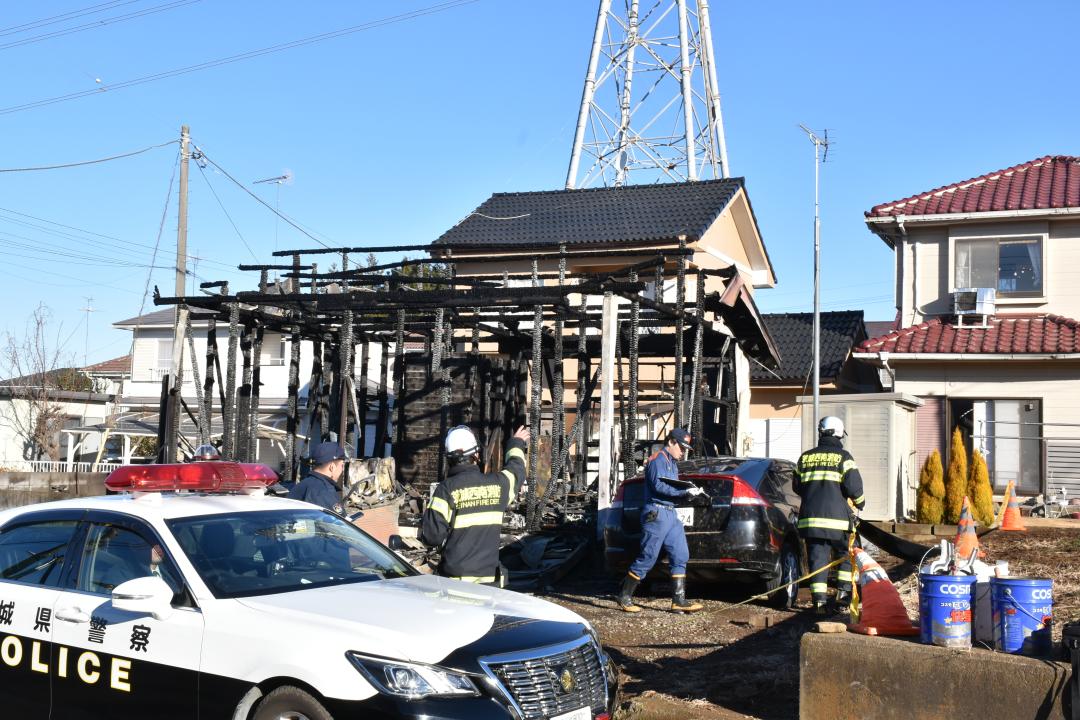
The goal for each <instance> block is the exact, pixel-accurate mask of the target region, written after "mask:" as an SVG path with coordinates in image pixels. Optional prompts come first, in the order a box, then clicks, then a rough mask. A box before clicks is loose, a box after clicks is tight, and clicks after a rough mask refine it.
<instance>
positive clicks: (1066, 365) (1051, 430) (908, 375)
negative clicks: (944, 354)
mask: <svg viewBox="0 0 1080 720" xmlns="http://www.w3.org/2000/svg"><path fill="white" fill-rule="evenodd" d="M895 369H896V391H897V392H901V393H904V394H907V395H914V396H916V397H926V396H937V397H944V398H949V397H953V398H974V399H987V400H989V399H1015V400H1026V399H1035V400H1039V401H1041V403H1042V413H1043V416H1042V421H1043V423H1047V424H1046V425H1045V426H1044V428H1043V435H1044V436H1045V437H1048V438H1074V439H1080V427H1068V426H1055V425H1053V424H1049V423H1080V361H1075V360H1070V361H1045V362H1041V363H1039V362H1021V361H1009V360H1006V361H995V362H982V363H968V362H962V361H940V362H936V363H933V364H930V363H926V364H923V363H896V364H895Z"/></svg>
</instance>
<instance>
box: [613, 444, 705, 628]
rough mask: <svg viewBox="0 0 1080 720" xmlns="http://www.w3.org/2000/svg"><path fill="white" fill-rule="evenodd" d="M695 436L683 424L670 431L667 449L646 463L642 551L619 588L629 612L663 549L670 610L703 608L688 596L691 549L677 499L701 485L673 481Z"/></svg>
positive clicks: (692, 494) (633, 609)
mask: <svg viewBox="0 0 1080 720" xmlns="http://www.w3.org/2000/svg"><path fill="white" fill-rule="evenodd" d="M692 442H693V439H692V438H691V437H690V433H688V432H687V431H686V430H684V429H682V428H675V429H674V430H672V431H671V432H670V433H668V436H667V440H666V442H665V444H664V449H663V450H661V451H660V452H659V453H658V454H657V455H656V456H655V457H654V458H652V459H651V460H650V461H649V464H648V465H646V466H645V498H644V503H643V504H642V508H641V528H642V531H643V533H644V534H643V536H642V538H641V552H640V554H639V555H638V558H637V560H635V561H634V563H633V564H632V565H631V566H630V571H629V572H628V573H627V574H626V577H625V578H624V579H623V584H622V589H621V590H620V591H619V597H618V603H619V607H620V608H622V609H623V610H624V611H626V612H630V613H635V612H640V611H641V608H640V607H638V606H637V605H635V604H634V601H633V595H634V590H636V589H637V586H638V583H639V582H641V580H642V578H644V577H645V576H646V575H647V574H648V572H649V571H650V570H652V568H653V565H655V564H656V561H657V559H658V558H659V557H660V550H661V549H663V550H664V551H666V552H667V555H668V560H669V562H670V563H671V587H672V593H671V610H672V612H678V613H692V612H697V611H698V610H701V609H702V607H703V606H702V605H701V604H700V603H695V602H690V601H688V600H687V599H686V563H687V561H689V559H690V551H689V549H687V547H686V533H685V532H683V526H682V521H681V520H679V517H678V515H676V514H675V504H674V503H675V501H676V500H681V499H683V498H687V497H695V496H697V495H701V494H702V492H703V491H702V489H701V488H699V487H691V488H689V489H686V488H682V487H676V486H674V485H672V484H671V483H672V481H677V480H678V479H679V468H678V465H676V463H677V462H678V461H679V460H682V459H684V458H685V457H686V455H687V454H688V453H689V452H690V445H691V443H692Z"/></svg>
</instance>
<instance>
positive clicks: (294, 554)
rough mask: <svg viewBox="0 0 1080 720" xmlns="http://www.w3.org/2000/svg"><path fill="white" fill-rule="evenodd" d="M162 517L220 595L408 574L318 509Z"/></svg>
mask: <svg viewBox="0 0 1080 720" xmlns="http://www.w3.org/2000/svg"><path fill="white" fill-rule="evenodd" d="M167 524H168V526H169V529H170V530H171V531H172V533H173V535H174V536H175V537H176V540H177V542H179V543H180V547H181V548H183V550H184V553H185V554H186V555H187V557H188V559H189V560H191V564H192V565H194V566H195V569H196V570H197V571H198V573H199V576H200V577H201V578H202V579H203V581H204V582H205V583H206V585H207V586H208V587H209V588H210V591H211V592H212V593H214V596H215V597H219V598H234V597H245V596H249V595H265V594H269V593H279V592H292V591H294V590H306V589H309V588H314V587H326V586H328V585H342V584H347V583H354V582H365V581H371V580H384V579H388V578H397V577H405V576H407V575H414V574H415V571H413V570H412V569H411V568H409V566H408V565H406V564H405V563H403V562H402V561H401V560H399V559H398V558H397V556H396V555H394V554H393V553H391V552H390V551H389V550H387V549H386V548H385V547H383V546H382V545H380V544H379V543H378V542H376V541H375V540H373V539H372V538H370V537H368V536H367V535H365V534H364V533H362V532H361V531H360V530H359V529H357V528H356V527H355V526H354V525H352V524H350V523H348V522H346V521H345V520H343V519H341V518H339V517H338V516H336V515H334V514H332V513H329V512H325V511H321V510H314V509H313V510H294V509H288V510H266V511H259V512H239V513H223V514H220V515H205V516H200V517H190V518H178V519H174V520H169V521H168V522H167Z"/></svg>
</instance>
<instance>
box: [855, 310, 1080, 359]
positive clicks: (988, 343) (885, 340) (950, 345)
mask: <svg viewBox="0 0 1080 720" xmlns="http://www.w3.org/2000/svg"><path fill="white" fill-rule="evenodd" d="M855 352H860V353H862V352H890V353H925V354H935V353H964V354H976V355H987V354H989V355H1001V354H1041V353H1077V352H1080V321H1077V320H1073V319H1071V318H1067V317H1062V316H1061V315H995V316H994V317H992V318H990V322H989V327H985V328H981V327H970V328H958V327H956V326H955V325H954V324H953V323H952V322H951V320H949V321H946V320H943V319H941V318H934V319H933V320H927V321H926V322H924V323H921V324H919V325H913V326H911V327H906V328H904V329H902V330H894V331H893V332H891V333H889V334H888V335H882V336H880V337H876V338H871V339H869V340H867V341H865V342H863V343H860V344H859V347H858V348H856V350H855Z"/></svg>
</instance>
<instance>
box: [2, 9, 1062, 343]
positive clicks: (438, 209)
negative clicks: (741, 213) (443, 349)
mask: <svg viewBox="0 0 1080 720" xmlns="http://www.w3.org/2000/svg"><path fill="white" fill-rule="evenodd" d="M617 1H618V0H617ZM433 2H434V0H391V1H388V2H373V1H370V0H354V1H353V2H344V1H336V2H335V1H330V0H324V1H321V2H309V3H296V2H287V1H285V0H259V1H258V2H256V1H255V0H235V1H230V2H223V1H221V0H202V1H201V2H191V3H189V4H186V5H182V6H179V7H176V8H174V9H172V10H169V11H167V12H160V13H156V14H149V15H146V16H145V17H141V18H138V19H136V20H132V21H130V22H120V23H115V24H111V25H106V26H102V27H97V28H94V29H92V30H88V31H86V32H80V33H73V34H69V35H64V36H60V37H55V38H51V39H43V40H41V41H37V42H32V43H29V44H25V45H21V46H13V47H3V46H5V45H8V44H10V43H14V42H18V41H21V40H25V39H28V38H31V37H33V36H37V35H40V34H42V33H44V32H48V31H55V30H58V29H63V28H65V27H70V26H71V25H75V24H79V23H82V22H88V21H90V20H93V19H100V18H105V17H115V16H117V15H121V14H124V13H129V12H137V11H140V10H148V9H152V8H155V7H158V6H160V5H162V4H163V3H164V0H137V1H135V0H133V1H132V2H128V3H126V4H125V5H122V6H117V7H116V8H115V9H113V10H110V11H109V12H107V13H100V14H96V15H90V16H87V17H85V18H81V19H79V20H77V21H76V20H72V21H70V22H67V23H64V24H57V25H49V26H47V27H43V28H39V29H36V30H31V31H26V32H14V31H11V30H4V29H0V59H2V60H3V61H4V62H3V65H4V67H5V68H7V73H6V74H5V75H4V76H3V77H2V78H0V88H2V90H0V167H4V168H12V167H24V166H36V165H46V164H53V163H63V162H69V161H74V160H83V159H92V158H98V157H102V156H107V155H112V154H114V153H119V152H124V151H127V150H133V149H137V148H142V147H146V146H149V145H153V144H157V143H161V142H165V141H168V140H171V139H173V138H175V137H177V135H178V134H179V128H180V125H181V124H183V123H187V124H189V125H190V126H191V128H192V136H193V138H194V140H195V142H196V143H197V144H198V145H199V146H200V147H201V148H202V149H203V150H205V151H206V153H207V155H208V156H210V157H212V158H213V159H214V160H215V161H217V162H218V163H219V164H220V165H221V166H222V167H224V168H225V169H226V170H228V171H229V172H230V173H231V174H233V175H234V176H235V177H237V178H238V179H240V180H242V181H244V182H245V183H250V182H253V181H255V180H258V179H262V178H269V177H274V176H277V175H281V174H282V173H283V172H285V171H286V170H289V171H291V172H292V174H293V176H294V180H293V182H292V184H289V185H283V186H280V187H278V186H274V185H259V186H250V185H249V187H252V188H253V189H254V190H255V191H256V192H258V193H259V194H260V196H261V197H263V198H264V199H266V200H267V201H268V202H270V203H271V204H274V203H275V202H280V207H281V210H282V211H283V212H285V213H287V214H288V215H290V216H292V217H294V218H296V219H298V220H299V221H301V222H302V223H304V224H305V225H306V226H308V227H310V228H312V229H314V230H315V231H317V232H318V233H320V234H321V235H322V236H323V237H325V238H326V239H327V240H328V241H329V242H332V243H333V244H336V245H346V244H348V245H353V244H373V245H378V244H399V243H425V242H428V241H430V240H432V239H434V238H435V237H437V236H438V235H439V234H441V233H442V232H443V231H444V230H445V229H447V228H448V227H450V226H451V225H453V224H454V223H455V222H457V221H458V220H459V219H460V218H462V217H463V216H464V215H465V214H467V213H468V212H469V211H471V210H472V209H473V208H475V207H476V206H477V205H478V204H479V203H480V202H482V201H483V200H484V199H485V198H486V197H487V196H488V195H490V194H491V193H492V192H504V191H516V190H538V189H552V188H560V187H562V184H563V181H564V178H565V173H566V165H567V161H568V159H569V152H570V143H571V139H572V133H573V127H574V121H575V119H576V112H577V107H578V103H579V100H580V94H581V83H582V78H583V74H584V71H585V64H586V60H587V52H588V45H589V42H590V37H591V31H592V26H593V23H594V22H595V15H596V3H595V2H594V1H593V0H479V1H478V2H475V3H472V4H469V5H465V6H462V7H458V8H455V9H452V10H449V11H446V12H443V13H440V14H437V15H432V16H428V17H422V18H418V19H414V20H410V21H408V22H401V23H396V24H393V25H388V26H385V27H381V28H377V29H372V30H368V31H364V32H359V33H356V34H353V35H349V36H346V37H343V38H339V39H334V40H329V41H327V42H322V43H318V44H314V45H310V46H307V47H302V48H297V49H294V50H289V51H285V52H281V53H276V54H271V55H266V56H263V57H259V58H255V59H252V60H247V61H243V62H239V63H235V64H231V65H225V66H222V67H217V68H212V69H209V70H205V71H201V72H195V73H190V74H187V75H183V76H179V77H173V78H169V79H165V80H161V81H158V82H152V83H147V84H144V85H140V86H136V87H132V88H127V89H117V90H108V89H107V88H109V86H110V84H112V83H119V82H122V81H125V80H129V79H132V78H136V77H141V76H145V75H149V74H152V73H156V72H161V71H165V70H171V69H173V68H179V67H183V66H187V65H191V64H195V63H200V62H203V61H207V60H212V59H215V58H219V57H224V56H228V55H233V54H235V53H239V52H244V51H247V50H252V49H256V48H261V47H266V46H270V45H274V44H276V43H281V42H287V41H290V40H294V39H298V38H301V37H305V36H309V35H314V34H317V33H322V32H328V31H332V30H337V29H339V28H344V27H348V26H352V25H357V24H360V23H364V22H368V21H371V20H376V19H379V18H384V17H387V16H389V15H394V14H397V13H401V12H407V11H410V10H415V9H419V8H422V7H426V6H428V5H431V4H433ZM91 4H97V3H92V2H91V0H67V1H66V2H35V3H20V4H18V6H17V7H15V5H14V4H11V3H9V4H8V5H6V6H5V11H4V13H3V15H2V17H0V26H2V28H11V27H12V26H16V25H21V24H23V23H28V22H31V21H35V20H39V19H42V18H47V17H50V16H54V15H58V14H60V13H66V12H70V11H74V10H77V9H80V8H84V7H87V6H89V5H91ZM712 6H713V11H712V12H713V24H714V38H715V44H716V50H717V53H718V54H719V56H720V62H719V82H720V88H721V92H722V94H723V103H724V117H725V123H726V132H727V141H728V148H729V155H730V161H731V169H732V172H733V174H735V175H741V176H745V177H746V179H747V187H748V190H749V193H750V196H751V198H752V201H753V204H754V209H755V211H756V213H757V216H758V220H759V223H760V225H761V229H762V233H763V236H764V238H765V241H766V244H767V246H768V248H769V252H770V254H771V256H772V259H773V262H774V264H775V266H776V271H777V275H778V277H779V280H780V282H779V285H778V286H777V287H776V288H775V289H773V290H769V291H764V292H761V293H759V294H758V299H759V303H760V305H761V307H762V308H763V309H764V310H766V311H800V310H809V308H810V279H811V268H812V265H811V260H812V255H811V253H812V212H813V204H812V200H813V165H812V158H813V148H812V146H811V145H810V143H809V141H808V140H807V139H806V137H805V136H804V135H803V134H802V132H801V131H800V130H798V128H797V125H798V123H805V124H807V125H809V126H811V127H813V128H817V129H820V128H824V127H827V128H830V135H831V136H832V137H833V138H834V140H835V145H834V147H833V149H832V151H831V152H830V156H829V162H828V164H826V165H825V166H824V168H823V173H822V193H823V194H822V234H823V266H824V268H823V290H822V302H823V306H824V308H825V309H848V308H854V309H860V308H861V309H864V310H866V313H867V318H868V319H891V318H892V317H893V315H894V313H895V310H894V308H893V300H892V288H893V284H892V272H893V260H892V254H891V252H890V251H889V250H888V249H887V248H886V247H885V245H884V244H883V243H882V242H881V241H880V240H878V239H877V238H875V237H874V236H872V235H871V234H870V233H869V231H868V230H867V229H866V227H865V224H864V223H863V221H862V214H863V211H865V210H867V209H868V208H869V207H871V206H872V205H874V204H876V203H879V202H884V201H888V200H893V199H896V198H899V197H903V196H905V195H908V194H912V193H915V192H919V191H923V190H928V189H931V188H933V187H936V186H939V185H942V184H946V183H949V182H953V181H956V180H961V179H965V178H968V177H972V176H975V175H978V174H982V173H984V172H988V171H991V170H995V169H998V168H1002V167H1006V166H1009V165H1013V164H1016V163H1019V162H1023V161H1026V160H1029V159H1032V158H1035V157H1039V156H1042V155H1046V154H1080V148H1078V147H1077V140H1076V132H1077V118H1080V112H1078V109H1080V108H1078V107H1077V106H1078V104H1080V100H1078V98H1080V95H1078V93H1076V92H1075V87H1073V86H1074V85H1075V82H1074V81H1070V80H1068V77H1070V75H1069V72H1068V70H1069V69H1070V68H1072V67H1073V66H1074V65H1075V58H1074V56H1073V53H1072V52H1071V49H1070V44H1069V43H1068V42H1066V41H1064V40H1061V39H1055V32H1059V31H1058V30H1057V29H1059V28H1069V27H1076V26H1077V22H1078V20H1080V17H1078V15H1080V6H1078V5H1076V4H1075V3H1066V2H1035V3H1027V4H1020V3H1015V2H993V1H986V2H980V3H977V4H976V3H965V2H961V3H940V2H934V3H931V2H921V1H909V2H905V3H902V4H897V3H884V2H834V3H828V4H823V5H805V4H797V3H725V2H715V1H714V2H713V3H712ZM1057 37H1059V38H1060V35H1058V36H1057ZM98 79H100V80H101V83H98V82H97V80H98ZM95 88H106V90H104V91H100V92H97V93H96V94H94V95H92V96H90V97H86V98H82V99H77V100H73V101H70V102H61V103H55V104H51V105H47V106H44V107H40V108H35V109H29V110H24V111H19V112H4V109H5V108H10V107H13V106H17V105H21V104H24V103H28V102H32V101H36V100H41V99H45V98H52V97H57V96H61V95H65V94H68V93H73V92H79V91H83V90H88V89H95ZM174 161H175V150H174V146H170V147H169V148H165V149H159V150H154V151H151V152H148V153H145V154H143V155H140V156H138V157H134V158H130V159H126V160H120V161H116V162H111V163H106V164H100V165H93V166H88V167H83V168H76V169H65V170H53V171H47V172H36V173H3V174H0V263H2V265H0V267H4V268H5V272H4V275H3V277H4V282H3V283H2V284H0V302H2V303H3V307H4V308H5V309H6V311H5V312H4V317H3V321H2V323H0V330H3V331H9V332H13V333H20V332H21V331H22V328H23V323H24V320H25V318H26V317H27V316H28V315H29V314H30V312H31V311H32V310H33V308H34V307H35V306H36V305H37V304H38V303H39V302H44V303H46V304H47V305H48V306H49V307H50V308H51V309H52V311H53V313H54V316H55V323H56V325H55V328H56V331H57V334H58V336H60V338H61V340H68V339H69V338H70V339H69V340H68V346H67V348H68V350H69V351H70V352H71V354H72V356H73V357H74V358H76V359H78V360H81V359H82V355H83V352H84V349H85V351H86V352H87V354H88V356H89V360H90V361H91V362H93V361H95V360H103V359H107V358H110V357H115V356H118V355H122V354H124V353H125V352H127V350H128V344H129V343H130V335H129V334H128V333H123V332H120V331H117V330H114V329H112V328H111V325H110V324H111V323H112V322H114V321H116V320H119V319H122V318H126V317H129V316H132V315H135V314H136V313H137V312H138V310H139V306H140V302H141V301H142V291H143V286H144V284H145V282H146V279H147V273H148V268H146V267H145V266H146V265H149V264H150V262H151V260H150V259H151V252H152V247H153V245H154V242H155V239H156V237H157V235H158V228H159V224H160V222H161V219H162V210H163V207H164V203H165V199H166V191H167V189H168V186H169V178H170V175H171V174H172V172H173V168H174ZM205 172H206V177H207V178H209V183H210V185H212V187H213V188H214V189H215V190H216V191H217V194H218V196H219V197H220V199H221V202H222V203H223V205H224V207H225V209H226V210H227V211H228V214H229V215H230V216H231V218H232V221H234V222H235V224H236V226H237V228H238V229H239V231H240V234H241V235H242V236H243V241H241V239H240V237H238V236H237V233H236V231H235V230H234V229H233V227H232V225H231V224H230V222H229V220H228V219H227V218H226V216H225V214H224V213H223V212H222V210H221V208H220V207H219V206H218V202H217V200H216V199H215V197H214V196H213V194H212V193H211V191H210V189H209V187H208V184H207V182H206V180H204V178H203V175H202V173H201V172H200V171H199V170H198V169H197V168H195V167H194V166H192V171H191V206H190V226H189V249H190V251H191V252H192V254H193V255H196V256H198V257H199V258H200V260H199V261H198V262H197V263H196V264H194V265H193V270H194V271H195V272H196V273H197V274H198V276H200V277H202V278H207V279H232V280H233V281H238V280H240V274H239V273H237V272H236V271H233V270H230V269H229V266H235V264H236V263H239V262H252V261H253V255H254V256H257V257H258V258H259V259H260V260H262V261H266V260H268V259H269V255H270V253H271V252H272V251H273V250H274V249H275V246H276V247H279V248H282V249H284V248H288V247H297V246H310V245H311V244H312V243H311V241H310V240H309V239H307V238H305V237H303V236H302V235H300V234H298V233H297V232H296V231H294V230H292V229H291V228H289V227H288V226H286V225H284V224H276V223H275V219H274V217H273V215H271V214H270V213H269V212H267V211H266V209H265V208H262V207H260V206H258V205H257V204H256V203H254V202H253V201H252V200H251V199H250V198H248V197H246V196H245V195H243V193H242V192H241V191H239V190H238V189H237V188H236V187H235V186H233V185H231V183H229V182H228V181H227V180H226V179H225V178H224V177H223V176H221V175H219V174H216V173H215V172H214V171H213V169H212V168H207V170H206V171H205ZM173 195H174V197H173V198H172V201H171V203H170V205H169V209H168V214H167V215H166V216H165V223H164V230H163V234H162V244H161V247H162V252H161V253H159V255H158V258H157V261H156V263H155V264H156V265H158V266H160V269H157V270H154V271H153V272H152V275H151V282H152V284H158V285H160V286H161V287H162V289H163V291H165V292H168V291H169V289H170V288H171V287H172V283H173V280H172V277H173V274H172V271H171V270H170V269H169V265H170V263H171V262H173V260H174V258H173V256H171V255H170V254H169V251H170V250H172V249H173V248H174V246H175V232H176V203H175V188H174V192H173ZM13 212H14V213H21V215H15V214H12V213H13ZM27 216H31V217H32V218H40V219H43V220H47V221H51V222H52V223H60V224H62V225H67V226H70V227H73V228H79V229H80V230H86V231H92V232H93V233H97V234H98V235H86V234H85V233H83V232H76V231H74V230H70V229H65V228H62V227H58V226H56V225H48V224H46V223H43V222H41V220H36V219H31V217H27ZM28 223H29V225H28ZM34 226H38V227H34ZM42 227H45V228H48V229H50V230H52V231H57V230H59V231H62V232H63V233H65V234H66V235H58V234H56V233H55V232H45V231H44V230H42V229H41V228H42ZM101 236H106V237H101ZM244 242H246V243H247V245H248V246H250V248H251V250H252V252H251V253H249V251H248V250H247V249H246V248H245V246H244ZM72 255H79V256H81V257H72ZM118 260H119V261H122V262H123V263H126V264H122V265H121V264H118V263H117V261H118ZM242 282H247V283H251V282H254V278H251V279H250V280H248V281H242ZM87 296H92V297H93V306H94V308H95V309H96V310H97V312H95V313H93V314H91V315H90V318H89V328H88V329H89V332H88V333H86V330H87V328H85V327H84V326H83V325H82V323H83V322H84V319H85V317H86V316H85V315H84V314H83V313H81V312H80V309H81V308H84V307H85V306H86V300H85V299H84V298H85V297H87ZM148 308H149V305H148ZM150 309H152V308H150ZM86 338H88V339H86ZM84 346H85V347H84Z"/></svg>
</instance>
